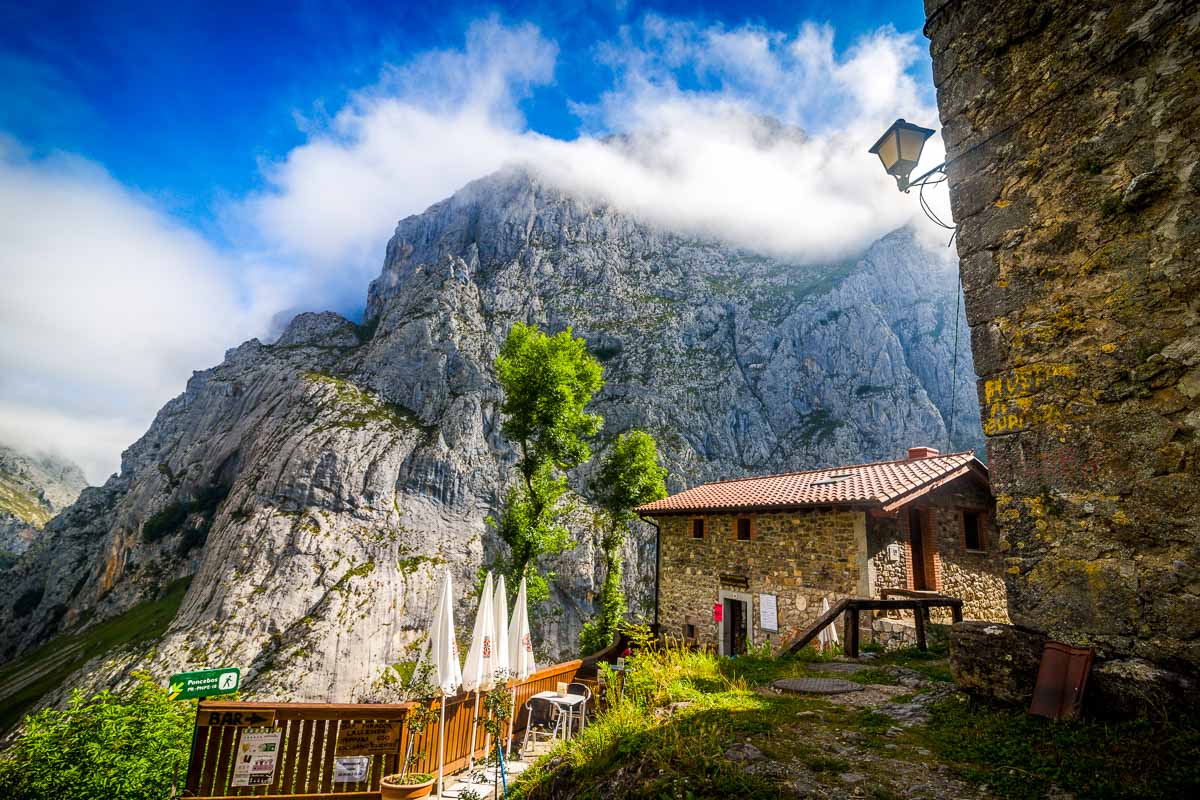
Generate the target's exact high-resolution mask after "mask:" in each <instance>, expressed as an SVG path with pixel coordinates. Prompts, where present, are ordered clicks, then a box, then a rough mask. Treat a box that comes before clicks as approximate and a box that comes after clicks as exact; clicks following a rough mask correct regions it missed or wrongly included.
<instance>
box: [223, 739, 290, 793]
mask: <svg viewBox="0 0 1200 800" xmlns="http://www.w3.org/2000/svg"><path fill="white" fill-rule="evenodd" d="M282 736H283V732H282V731H262V732H251V731H244V732H243V733H242V738H241V740H240V741H239V742H238V747H237V751H236V754H235V755H234V761H233V780H231V781H230V782H229V785H230V786H267V785H269V784H270V783H271V778H272V776H274V775H275V762H276V760H277V759H278V758H279V739H280V737H282Z"/></svg>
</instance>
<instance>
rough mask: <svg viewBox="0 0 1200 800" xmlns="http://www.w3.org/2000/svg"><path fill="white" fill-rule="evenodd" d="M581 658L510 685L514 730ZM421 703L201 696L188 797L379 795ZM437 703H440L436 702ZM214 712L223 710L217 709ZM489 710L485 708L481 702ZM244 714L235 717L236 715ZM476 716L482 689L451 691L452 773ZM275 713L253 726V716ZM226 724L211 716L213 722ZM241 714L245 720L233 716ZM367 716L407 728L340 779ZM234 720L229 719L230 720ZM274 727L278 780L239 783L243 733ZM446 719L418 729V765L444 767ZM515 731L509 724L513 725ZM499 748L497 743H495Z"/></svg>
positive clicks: (448, 767)
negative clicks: (341, 748)
mask: <svg viewBox="0 0 1200 800" xmlns="http://www.w3.org/2000/svg"><path fill="white" fill-rule="evenodd" d="M580 663H581V662H579V661H569V662H566V663H563V664H555V665H554V666H552V667H547V668H546V669H543V670H540V671H539V672H536V673H534V674H533V675H530V676H529V677H528V678H526V679H525V680H524V681H521V682H520V683H514V684H513V685H512V686H511V687H510V688H515V689H516V701H517V718H516V719H515V720H514V723H515V728H514V738H515V736H517V735H519V733H518V732H520V731H523V730H524V727H525V719H526V716H527V715H526V714H525V713H524V708H523V707H524V705H525V701H526V700H528V699H529V698H530V697H532V696H533V695H535V694H537V693H538V692H544V691H547V690H553V689H555V688H556V687H557V685H558V684H559V683H569V682H571V681H572V680H574V679H575V675H576V673H577V672H578V671H579V666H580ZM416 705H417V704H416V703H396V704H360V703H355V704H351V703H225V702H217V701H207V700H205V701H201V702H200V705H199V708H198V709H197V713H196V730H195V738H194V740H193V744H192V754H191V759H190V761H189V762H188V771H187V780H186V782H185V784H184V787H185V788H184V791H183V796H184V797H195V798H206V799H207V800H219V799H220V798H231V797H258V796H272V797H282V798H305V799H306V800H318V798H324V797H337V798H348V797H358V798H377V797H379V779H380V778H381V777H382V776H384V775H390V774H392V773H395V772H398V771H399V767H400V759H401V758H402V754H403V753H404V752H405V750H406V748H407V746H408V730H407V727H406V726H405V725H404V722H405V718H406V717H407V715H408V712H409V710H410V709H412V708H415V707H416ZM434 707H435V708H436V707H437V704H436V703H435V704H434ZM214 712H217V713H216V714H214ZM481 713H482V710H481ZM238 714H240V715H241V719H240V720H237V719H235V716H234V715H238ZM474 716H475V694H474V693H463V694H459V695H455V696H454V697H450V698H447V699H446V762H445V767H444V769H445V773H446V774H447V775H449V774H450V773H452V772H454V771H456V770H458V769H461V768H462V767H465V766H467V764H468V762H469V761H470V759H471V756H472V753H471V752H470V751H471V723H472V719H473V718H474ZM256 717H257V718H260V719H262V720H269V719H270V720H273V724H272V723H268V722H265V721H264V722H263V724H262V726H258V727H254V728H249V727H245V726H244V723H245V722H248V721H250V722H252V721H254V720H255V719H256ZM214 722H216V723H222V724H210V723H214ZM237 722H241V723H242V724H241V725H239V724H232V723H237ZM366 722H383V723H390V724H391V725H394V726H396V727H397V728H398V729H399V736H398V739H397V741H396V743H395V745H394V746H392V747H389V748H388V749H387V752H380V753H376V754H374V755H371V756H370V767H369V771H368V774H367V776H366V778H365V779H364V780H362V781H359V782H357V783H334V780H333V779H334V762H335V758H336V757H337V739H338V734H339V732H344V731H346V730H347V729H349V728H350V727H353V726H358V725H361V724H362V723H366ZM226 723H229V724H226ZM264 727H265V728H269V729H270V730H272V731H277V732H279V733H280V734H281V737H280V744H279V752H278V753H277V754H276V764H275V770H274V773H273V774H272V776H271V781H270V783H269V784H268V785H266V786H231V785H230V783H231V780H232V776H233V770H234V762H235V759H236V756H237V750H238V744H239V742H240V738H241V734H242V733H243V732H244V731H247V730H255V731H261V730H263V729H264ZM439 735H440V725H436V724H435V725H431V726H429V727H428V728H426V730H424V731H423V732H422V733H420V734H418V736H417V738H416V739H415V740H414V742H413V751H414V752H417V753H420V757H419V758H418V759H417V761H416V764H415V766H414V768H413V769H414V771H415V772H428V773H436V772H437V763H438V749H439V745H440V742H439V740H438V737H439ZM505 735H507V729H506V730H505ZM485 740H486V736H485V733H484V730H483V726H482V725H480V726H479V729H478V733H477V738H476V741H475V751H474V754H473V755H474V757H475V758H482V757H484V756H485V755H486V753H487V750H486V749H485V748H486V746H487V742H486V741H485ZM491 749H493V750H494V749H495V745H494V743H493V744H492V748H491Z"/></svg>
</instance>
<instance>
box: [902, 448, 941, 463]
mask: <svg viewBox="0 0 1200 800" xmlns="http://www.w3.org/2000/svg"><path fill="white" fill-rule="evenodd" d="M936 455H938V451H937V450H935V449H934V448H932V447H910V448H908V460H909V461H916V460H917V459H918V458H933V457H934V456H936Z"/></svg>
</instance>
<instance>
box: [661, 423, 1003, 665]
mask: <svg viewBox="0 0 1200 800" xmlns="http://www.w3.org/2000/svg"><path fill="white" fill-rule="evenodd" d="M993 509H994V502H993V498H992V494H991V489H990V486H989V482H988V470H987V467H985V466H984V465H983V464H982V463H980V462H979V460H978V459H976V458H975V456H974V454H973V453H970V452H966V453H955V454H951V455H940V454H939V453H938V451H937V450H933V449H932V448H926V447H916V448H912V449H910V450H909V451H908V457H907V458H905V459H903V460H899V461H884V462H877V463H873V464H859V465H855V466H848V467H832V468H827V469H819V470H813V471H809V472H790V473H785V474H781V475H769V476H765V477H754V478H742V479H738V480H729V481H720V482H717V483H707V484H704V485H702V486H697V487H695V488H692V489H688V490H687V491H684V492H680V493H679V494H675V495H672V496H670V497H667V498H665V499H663V500H659V501H657V502H654V503H650V504H647V505H644V506H642V507H640V508H639V509H637V511H638V513H639V514H641V515H642V516H643V517H646V518H650V519H652V520H653V521H654V522H655V524H657V525H658V526H659V577H658V583H659V585H658V592H657V598H656V600H657V603H658V621H659V625H660V627H661V630H662V631H663V632H664V633H666V634H667V635H668V636H672V637H676V638H679V639H682V640H684V641H687V642H689V643H693V644H697V645H700V646H711V647H714V648H716V649H717V650H718V651H719V652H720V653H722V654H730V653H738V652H744V651H745V650H746V649H747V648H750V647H760V646H762V645H763V644H769V645H771V647H772V648H778V647H779V646H780V645H782V644H784V643H786V642H788V641H790V640H791V639H792V638H794V637H795V636H796V634H798V633H799V632H800V631H802V630H804V629H805V628H806V627H807V626H808V625H810V624H811V623H812V622H813V621H814V620H816V618H817V617H818V616H820V609H821V601H822V600H825V599H827V600H829V602H830V604H833V603H835V602H837V600H839V599H841V598H843V597H878V596H879V595H880V592H882V591H883V590H884V589H890V588H895V589H909V590H915V591H926V592H932V593H940V594H945V595H949V596H952V597H959V598H962V599H963V600H964V601H965V602H964V607H963V612H964V616H965V617H966V618H969V619H986V620H992V621H1007V619H1008V617H1007V614H1006V611H1005V596H1004V580H1003V569H1004V563H1003V557H1002V555H1001V549H1000V542H999V541H998V538H997V534H996V528H995V525H994V522H993V519H994V512H993ZM718 609H719V612H718ZM718 616H719V617H720V619H719V620H718V619H717V617H718ZM872 625H873V629H874V630H875V631H876V633H878V634H880V635H881V636H883V637H884V638H890V637H891V636H892V635H894V631H895V629H897V628H898V627H900V628H902V625H898V624H897V623H896V622H888V621H885V620H875V621H874V622H873V623H872ZM885 631H886V633H885Z"/></svg>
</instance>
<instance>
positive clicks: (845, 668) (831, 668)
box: [808, 661, 871, 675]
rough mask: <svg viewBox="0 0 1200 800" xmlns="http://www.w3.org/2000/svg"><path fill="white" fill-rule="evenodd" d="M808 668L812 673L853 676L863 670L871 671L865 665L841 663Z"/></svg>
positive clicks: (834, 662) (812, 665)
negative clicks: (837, 673) (838, 673)
mask: <svg viewBox="0 0 1200 800" xmlns="http://www.w3.org/2000/svg"><path fill="white" fill-rule="evenodd" d="M808 668H809V669H810V670H812V671H813V672H841V673H843V674H849V675H853V674H854V673H855V672H862V671H863V670H864V669H871V667H868V666H867V665H866V664H847V663H843V662H841V661H830V662H827V663H824V664H809V665H808Z"/></svg>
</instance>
